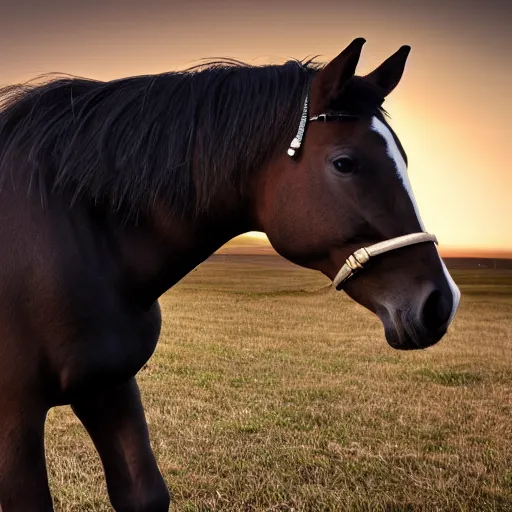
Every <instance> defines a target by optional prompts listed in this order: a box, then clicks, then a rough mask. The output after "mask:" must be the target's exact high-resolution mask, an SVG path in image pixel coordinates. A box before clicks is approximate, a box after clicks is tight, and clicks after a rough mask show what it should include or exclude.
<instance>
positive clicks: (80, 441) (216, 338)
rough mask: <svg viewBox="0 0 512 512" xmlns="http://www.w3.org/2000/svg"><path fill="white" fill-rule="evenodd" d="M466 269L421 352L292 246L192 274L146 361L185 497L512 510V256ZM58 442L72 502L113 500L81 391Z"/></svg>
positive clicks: (156, 434) (85, 506)
mask: <svg viewBox="0 0 512 512" xmlns="http://www.w3.org/2000/svg"><path fill="white" fill-rule="evenodd" d="M453 275H454V278H455V280H456V281H457V282H458V283H459V284H460V286H461V289H462V293H463V298H462V303H461V307H460V309H459V313H458V315H457V317H456V319H455V321H454V324H453V327H452V328H451V330H450V333H449V334H448V335H447V336H446V337H445V338H444V339H443V340H442V341H441V343H439V344H438V345H437V346H435V347H432V348H430V349H428V350H426V351H421V352H398V351H395V350H393V349H391V348H390V347H389V346H388V345H387V343H386V342H385V340H384V336H383V331H382V327H381V324H380V322H379V321H378V319H377V318H376V317H373V316H372V315H371V314H370V313H369V312H367V311H366V310H364V309H363V308H362V307H360V306H359V305H357V304H356V303H354V302H352V301H351V300H350V299H348V298H347V297H346V295H344V294H343V293H335V292H332V291H325V289H322V287H324V286H325V285H326V284H328V281H327V280H326V279H325V278H323V277H322V276H321V275H317V274H316V273H312V272H309V271H305V270H301V269H299V268H298V267H295V266H292V265H290V264H285V263H283V260H281V259H279V258H274V257H270V256H260V257H249V256H239V257H234V256H216V257H214V258H213V259H211V260H209V261H208V262H206V263H205V264H203V265H201V266H200V267H199V268H198V269H197V270H196V271H195V272H193V273H191V274H190V275H189V276H187V277H186V278H185V279H184V280H183V281H182V282H181V283H179V284H178V285H177V286H176V287H175V288H173V289H172V290H171V291H170V292H168V293H167V294H166V295H165V296H164V297H163V298H162V300H161V305H162V310H163V315H164V325H163V329H162V336H161V340H160V343H159V345H158V348H157V350H156V353H155V354H154V356H153V357H152V359H151V360H150V361H149V363H148V364H147V366H146V367H145V368H144V369H143V370H141V372H140V374H139V383H140V386H141V391H142V394H143V400H144V404H145V407H146V412H147V417H148V422H149V427H150V431H151V438H152V443H153V447H154V450H155V453H156V456H157V459H158V462H159V465H160V468H161V470H162V472H163V475H164V477H165V479H166V481H167V483H168V485H169V487H170V488H171V489H172V491H173V496H174V505H173V507H172V510H176V511H197V512H199V511H202V512H203V511H220V510H223V511H290V512H291V511H296V512H298V511H371V512H379V511H389V512H391V511H396V512H398V511H416V510H419V511H449V512H452V511H468V512H469V511H471V512H473V511H507V510H510V511H512V272H510V271H509V272H507V271H494V270H478V271H476V270H475V271H468V270H464V271H454V272H453ZM47 451H48V468H49V473H50V482H51V487H52V492H53V495H54V500H55V507H56V510H58V511H80V512H83V511H107V510H111V508H110V506H109V504H108V499H107V494H106V489H105V483H104V478H103V475H102V471H101V466H100V463H99V459H98V456H97V455H96V453H95V451H94V449H93V446H92V443H91V441H90V440H89V438H88V437H87V436H86V434H85V431H84V429H83V428H82V426H81V425H80V424H79V422H78V421H77V420H76V419H75V417H74V416H73V414H72V413H71V411H70V409H69V408H68V407H61V408H57V409H54V410H52V411H51V412H50V414H49V421H48V424H47Z"/></svg>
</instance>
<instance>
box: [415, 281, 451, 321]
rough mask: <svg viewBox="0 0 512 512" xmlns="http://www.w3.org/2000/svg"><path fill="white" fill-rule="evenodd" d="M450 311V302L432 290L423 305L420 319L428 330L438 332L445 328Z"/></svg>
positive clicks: (437, 291)
mask: <svg viewBox="0 0 512 512" xmlns="http://www.w3.org/2000/svg"><path fill="white" fill-rule="evenodd" d="M451 311H452V303H451V301H450V300H449V299H448V298H447V297H445V296H444V295H443V294H442V293H441V292H440V291H439V290H434V291H433V292H432V293H431V294H430V295H429V296H428V298H427V300H426V301H425V303H424V304H423V312H422V319H423V324H424V326H425V327H426V328H427V329H428V330H438V329H440V328H441V327H443V326H445V325H446V324H447V322H448V320H449V318H450V314H451Z"/></svg>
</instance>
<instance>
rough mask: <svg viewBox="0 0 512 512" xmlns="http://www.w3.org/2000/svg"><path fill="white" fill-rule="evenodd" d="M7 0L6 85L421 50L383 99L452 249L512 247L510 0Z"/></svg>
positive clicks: (1, 78) (434, 221) (444, 245)
mask: <svg viewBox="0 0 512 512" xmlns="http://www.w3.org/2000/svg"><path fill="white" fill-rule="evenodd" d="M8 3H9V2H2V6H1V7H0V29H1V30H0V48H1V52H0V84H1V85H5V84H10V83H13V82H19V81H24V80H27V79H30V78H33V77H34V76H36V75H39V74H41V73H46V72H62V73H70V74H75V75H81V76H87V77H91V78H99V79H112V78H117V77H121V76H128V75H136V74H146V73H158V72H162V71H169V70H173V69H180V68H183V67H187V66H190V65H192V64H195V63H197V61H198V60H199V59H203V58H214V57H234V58H237V59H241V60H245V61H248V62H250V63H257V64H264V63H281V62H284V61H285V60H286V59H288V58H290V57H294V58H304V57H308V56H314V55H318V56H319V59H320V60H322V61H327V60H329V59H330V58H332V57H334V56H335V55H336V54H337V53H339V51H341V50H342V49H343V48H344V47H345V46H346V45H347V44H348V43H349V42H350V41H351V40H352V39H353V38H355V37H365V38H366V39H367V43H366V45H365V47H364V49H363V56H362V59H361V62H360V67H359V68H358V74H364V73H367V72H369V71H371V70H372V69H373V68H374V67H375V66H377V65H378V64H380V63H381V62H382V61H383V60H384V59H385V58H387V57H388V56H389V55H391V53H393V52H394V51H395V50H396V49H398V48H399V47H400V46H401V45H403V44H408V45H411V46H412V52H411V55H410V57H409V61H408V65H407V67H406V71H405V74H404V78H403V79H402V82H401V84H400V86H399V87H398V88H397V89H396V90H395V91H394V92H393V94H392V95H391V96H390V97H389V98H388V100H387V101H386V103H385V105H384V106H385V108H386V109H387V110H388V112H389V113H390V114H391V125H392V126H393V128H394V129H395V131H396V132H397V134H398V136H399V138H400V139H401V142H402V144H403V146H404V147H405V150H406V151H407V153H408V156H409V162H410V163H409V174H410V179H411V182H412V185H413V188H414V191H415V195H416V198H417V201H418V203H419V208H420V211H421V214H422V217H423V220H424V223H425V225H426V228H427V230H429V231H430V232H433V233H435V234H436V235H437V237H438V239H439V241H440V249H441V250H442V253H443V254H444V255H471V254H486V255H492V256H501V255H503V256H512V226H511V221H512V156H511V155H512V98H511V96H512V95H511V90H512V87H511V83H512V57H511V53H512V28H511V27H512V2H510V0H501V1H500V0H486V1H485V2H484V1H478V2H477V1H462V0H430V1H428V0H421V1H414V0H410V1H408V2H406V1H398V0H386V1H383V0H374V1H364V0H361V1H350V2H348V1H342V0H337V1H335V0H331V1H327V0H315V1H313V0H310V1H309V2H305V1H301V0H294V1H278V0H273V1H267V0H258V1H253V2H246V1H243V0H241V1H237V2H235V1H229V2H228V1H222V0H209V1H199V0H198V1H185V0H183V1H181V2H173V1H167V2H164V1H160V2H155V1H153V0H146V1H138V2H135V1H131V0H127V1H118V2H108V1H102V2H100V1H98V0H89V1H83V2H73V1H70V0H66V1H64V0H57V1H54V0H50V1H47V2H39V0H37V1H36V0H31V1H24V0H21V1H17V2H12V4H13V5H12V6H8V5H7V6H6V5H5V4H8Z"/></svg>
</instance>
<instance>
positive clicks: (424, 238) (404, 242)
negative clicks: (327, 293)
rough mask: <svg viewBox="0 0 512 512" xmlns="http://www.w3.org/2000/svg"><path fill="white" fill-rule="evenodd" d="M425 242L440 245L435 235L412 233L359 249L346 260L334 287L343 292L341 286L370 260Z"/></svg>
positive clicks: (335, 279) (334, 281)
mask: <svg viewBox="0 0 512 512" xmlns="http://www.w3.org/2000/svg"><path fill="white" fill-rule="evenodd" d="M423 242H434V243H435V244H437V243H438V242H437V238H436V237H435V235H431V234H430V233H411V234H410V235H404V236H399V237H397V238H391V239H390V240H384V242H379V243H377V244H374V245H370V246H368V247H363V248H361V249H358V250H357V251H356V252H354V253H353V254H351V255H350V256H349V257H348V258H347V259H346V260H345V264H344V265H343V267H341V269H340V271H339V272H338V273H337V275H336V277H335V278H334V280H333V282H332V285H333V286H334V288H336V290H341V285H342V284H344V283H345V282H346V281H347V280H348V279H350V278H351V277H352V276H353V275H354V274H355V273H356V272H358V271H360V270H362V269H363V268H364V267H365V265H366V264H367V263H368V261H370V258H372V257H374V256H377V255H379V254H384V253H386V252H389V251H393V250H395V249H400V248H401V247H407V246H408V245H414V244H420V243H423Z"/></svg>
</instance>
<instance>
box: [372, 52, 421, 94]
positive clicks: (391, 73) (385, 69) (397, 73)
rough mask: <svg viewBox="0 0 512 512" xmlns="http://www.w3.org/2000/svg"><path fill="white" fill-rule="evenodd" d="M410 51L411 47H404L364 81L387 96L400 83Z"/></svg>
mask: <svg viewBox="0 0 512 512" xmlns="http://www.w3.org/2000/svg"><path fill="white" fill-rule="evenodd" d="M410 51H411V47H410V46H402V47H401V48H400V49H399V50H398V51H397V52H395V53H394V54H393V55H391V57H389V58H388V59H386V60H385V61H384V62H383V63H382V64H381V65H380V66H379V67H378V68H377V69H376V70H374V71H372V72H371V73H370V74H368V75H366V76H364V77H363V78H364V80H366V81H367V82H369V83H371V84H372V85H374V86H376V87H377V88H378V89H380V90H381V91H382V93H383V96H384V97H385V96H387V95H388V94H389V93H390V92H391V91H392V90H393V89H394V88H395V87H396V86H397V85H398V83H399V82H400V79H401V78H402V75H403V73H404V68H405V63H406V61H407V57H408V56H409V52H410Z"/></svg>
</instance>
